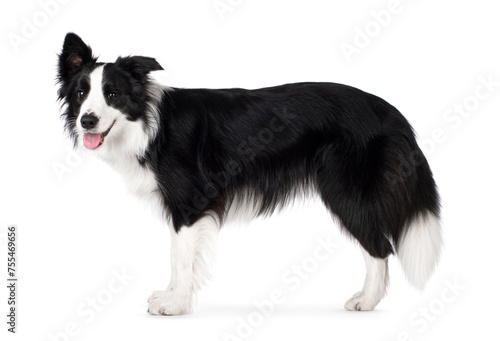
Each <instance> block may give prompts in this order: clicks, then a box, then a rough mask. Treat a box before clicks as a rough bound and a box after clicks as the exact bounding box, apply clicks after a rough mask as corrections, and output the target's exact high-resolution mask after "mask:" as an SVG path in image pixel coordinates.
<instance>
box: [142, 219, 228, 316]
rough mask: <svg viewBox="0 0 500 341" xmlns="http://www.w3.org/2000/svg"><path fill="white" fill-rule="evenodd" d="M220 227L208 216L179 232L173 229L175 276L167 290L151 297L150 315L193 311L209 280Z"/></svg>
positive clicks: (172, 274)
mask: <svg viewBox="0 0 500 341" xmlns="http://www.w3.org/2000/svg"><path fill="white" fill-rule="evenodd" d="M218 231H219V224H218V223H217V220H216V219H214V218H213V217H211V216H206V217H204V218H202V219H200V220H199V221H197V222H196V223H195V224H193V225H192V226H189V227H187V226H184V227H182V228H181V229H180V230H179V232H176V231H175V230H174V229H173V228H172V229H171V245H172V246H171V257H172V258H171V261H172V273H171V279H170V284H169V285H168V288H167V290H161V291H155V292H153V294H152V295H151V296H150V297H149V299H148V302H149V309H148V312H149V313H150V314H153V315H182V314H188V313H190V312H191V311H192V304H193V300H194V298H195V297H196V294H197V292H198V291H199V289H200V288H201V286H202V285H203V284H204V283H205V282H206V280H207V279H209V278H210V268H211V265H212V263H213V260H214V258H215V254H216V246H217V235H218Z"/></svg>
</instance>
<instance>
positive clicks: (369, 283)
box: [344, 247, 389, 311]
mask: <svg viewBox="0 0 500 341" xmlns="http://www.w3.org/2000/svg"><path fill="white" fill-rule="evenodd" d="M361 251H362V253H363V258H364V259H365V264H366V277H365V284H364V285H363V290H361V292H358V293H357V294H355V295H354V296H353V297H352V298H351V299H350V300H348V301H347V302H346V304H345V306H344V307H345V308H346V309H347V310H362V311H366V310H373V309H374V308H375V306H376V305H377V304H378V303H379V302H380V300H381V299H382V298H384V296H385V293H386V289H387V286H388V285H389V271H388V264H387V263H388V262H387V259H380V258H374V257H372V256H370V254H369V253H368V252H367V251H366V250H365V249H364V248H363V247H361Z"/></svg>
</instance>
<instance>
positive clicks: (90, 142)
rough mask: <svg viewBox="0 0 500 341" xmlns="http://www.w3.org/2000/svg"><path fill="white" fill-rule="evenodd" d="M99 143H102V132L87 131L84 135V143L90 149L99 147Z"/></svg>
mask: <svg viewBox="0 0 500 341" xmlns="http://www.w3.org/2000/svg"><path fill="white" fill-rule="evenodd" d="M99 143H101V134H90V133H87V134H85V135H83V144H84V145H85V147H87V148H88V149H95V148H97V147H99Z"/></svg>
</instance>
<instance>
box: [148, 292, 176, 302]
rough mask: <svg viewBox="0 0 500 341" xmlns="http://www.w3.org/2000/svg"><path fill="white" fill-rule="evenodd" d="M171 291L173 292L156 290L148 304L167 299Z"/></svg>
mask: <svg viewBox="0 0 500 341" xmlns="http://www.w3.org/2000/svg"><path fill="white" fill-rule="evenodd" d="M169 291H171V290H155V291H153V293H152V294H151V296H149V297H148V303H153V301H154V300H157V299H159V298H165V297H167V295H168V292H169Z"/></svg>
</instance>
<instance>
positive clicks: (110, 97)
mask: <svg viewBox="0 0 500 341" xmlns="http://www.w3.org/2000/svg"><path fill="white" fill-rule="evenodd" d="M117 98H118V94H117V93H116V92H110V93H108V99H110V100H114V99H117Z"/></svg>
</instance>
